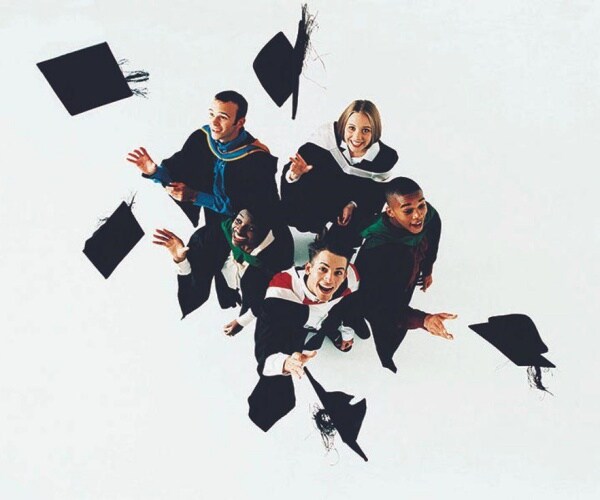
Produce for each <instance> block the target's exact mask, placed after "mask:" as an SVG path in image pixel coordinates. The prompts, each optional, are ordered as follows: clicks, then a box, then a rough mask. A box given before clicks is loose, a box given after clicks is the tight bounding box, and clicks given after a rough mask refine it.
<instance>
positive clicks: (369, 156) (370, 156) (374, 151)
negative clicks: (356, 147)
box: [340, 141, 380, 165]
mask: <svg viewBox="0 0 600 500" xmlns="http://www.w3.org/2000/svg"><path fill="white" fill-rule="evenodd" d="M340 147H341V148H342V149H343V151H342V154H343V155H344V157H345V158H346V160H348V161H349V162H350V163H352V165H356V164H357V163H360V162H361V161H363V160H367V161H373V160H374V159H375V157H376V156H377V155H378V154H379V149H380V147H379V142H376V143H375V144H371V146H370V147H369V149H367V152H366V153H365V154H364V155H362V156H358V157H352V156H350V149H349V148H348V145H347V144H346V143H345V142H344V141H342V143H341V144H340Z"/></svg>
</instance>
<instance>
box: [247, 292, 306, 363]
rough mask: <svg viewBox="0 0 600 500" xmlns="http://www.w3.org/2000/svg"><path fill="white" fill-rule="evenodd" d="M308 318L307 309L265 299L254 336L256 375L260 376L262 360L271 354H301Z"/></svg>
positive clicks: (293, 304) (285, 302)
mask: <svg viewBox="0 0 600 500" xmlns="http://www.w3.org/2000/svg"><path fill="white" fill-rule="evenodd" d="M308 316H309V308H308V306H307V305H303V304H298V303H295V302H291V301H288V300H283V299H276V298H268V299H265V301H264V302H263V308H262V313H261V314H260V316H259V317H258V320H257V323H256V330H255V333H254V340H255V348H254V353H255V355H256V360H257V361H258V372H259V374H262V372H263V369H264V363H265V360H266V359H267V358H268V357H269V356H270V355H271V354H275V353H278V352H281V353H284V354H292V353H293V352H296V351H301V350H302V347H303V345H304V325H305V324H306V322H307V321H308Z"/></svg>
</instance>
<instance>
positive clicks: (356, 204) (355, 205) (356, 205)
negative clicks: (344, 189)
mask: <svg viewBox="0 0 600 500" xmlns="http://www.w3.org/2000/svg"><path fill="white" fill-rule="evenodd" d="M348 203H352V204H353V205H354V208H358V203H356V202H355V201H354V200H350V201H349V202H348Z"/></svg>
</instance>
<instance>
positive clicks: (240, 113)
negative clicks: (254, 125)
mask: <svg viewBox="0 0 600 500" xmlns="http://www.w3.org/2000/svg"><path fill="white" fill-rule="evenodd" d="M215 100H217V101H221V102H232V103H233V104H235V105H237V108H238V109H237V111H236V113H235V121H236V122H237V121H238V120H239V119H240V118H245V117H246V113H248V101H246V99H245V97H244V96H243V95H242V94H239V93H238V92H236V91H235V90H223V91H222V92H219V93H218V94H217V95H215Z"/></svg>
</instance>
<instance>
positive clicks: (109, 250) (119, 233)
mask: <svg viewBox="0 0 600 500" xmlns="http://www.w3.org/2000/svg"><path fill="white" fill-rule="evenodd" d="M132 204H133V202H132ZM142 236H144V230H143V229H142V228H141V226H140V225H139V223H138V221H137V220H136V219H135V217H134V215H133V212H132V211H131V204H130V205H128V204H127V203H125V202H122V203H121V204H120V205H119V207H118V208H117V209H116V210H115V211H114V213H113V214H112V215H111V216H110V217H109V218H108V219H106V221H105V222H104V224H102V225H101V226H100V227H99V228H98V229H97V230H96V231H95V232H94V234H93V235H92V236H91V238H89V239H88V240H87V241H86V242H85V246H84V248H83V253H84V254H85V255H86V257H87V258H88V259H90V261H91V263H92V264H94V266H95V267H96V269H98V271H100V274H102V276H104V277H105V278H108V277H109V276H110V275H111V274H112V272H113V271H114V270H115V269H116V267H117V266H118V265H119V263H120V262H121V261H122V260H123V259H124V258H125V257H126V255H127V254H128V253H129V252H130V251H131V249H132V248H133V247H134V246H135V245H136V244H137V242H138V241H140V240H141V239H142Z"/></svg>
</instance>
